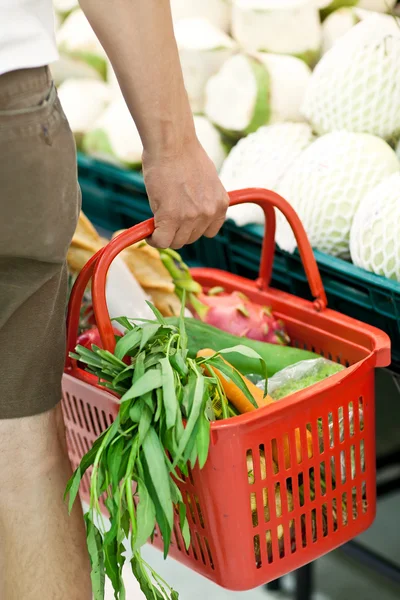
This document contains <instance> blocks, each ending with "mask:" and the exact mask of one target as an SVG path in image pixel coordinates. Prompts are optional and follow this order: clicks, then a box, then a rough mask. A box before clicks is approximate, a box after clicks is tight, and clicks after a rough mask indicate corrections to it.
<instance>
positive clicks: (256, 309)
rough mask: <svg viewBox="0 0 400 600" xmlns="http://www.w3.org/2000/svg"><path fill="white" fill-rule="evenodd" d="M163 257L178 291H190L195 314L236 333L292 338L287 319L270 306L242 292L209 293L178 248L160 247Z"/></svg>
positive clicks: (271, 339) (279, 340) (286, 341)
mask: <svg viewBox="0 0 400 600" xmlns="http://www.w3.org/2000/svg"><path fill="white" fill-rule="evenodd" d="M160 255H161V260H162V261H163V263H164V265H165V267H166V268H167V269H168V271H169V273H170V275H171V276H172V278H173V280H174V284H175V293H176V294H177V295H178V296H179V297H180V298H182V297H183V295H184V293H186V301H187V305H188V306H189V307H190V308H191V309H192V310H193V311H194V313H195V315H194V316H195V317H196V318H197V319H199V320H201V321H203V322H205V323H208V324H209V325H213V326H214V327H218V329H221V330H222V331H227V332H229V333H231V334H232V335H236V336H239V337H247V338H249V339H252V340H258V341H261V342H268V343H270V344H280V345H287V344H289V342H290V339H289V336H288V335H287V332H286V329H285V325H284V323H283V322H282V321H281V320H280V319H277V318H276V317H275V315H274V314H273V312H272V310H271V309H270V308H269V307H267V306H260V305H259V304H255V303H254V302H251V300H249V299H248V298H247V297H246V296H245V295H244V294H242V293H241V292H232V293H230V294H228V293H226V292H225V291H224V289H223V288H214V289H211V290H209V291H208V293H205V292H204V290H203V288H202V286H201V285H200V284H199V283H197V282H196V281H194V280H193V278H192V276H191V274H190V271H189V268H188V267H187V265H186V264H185V263H184V262H183V260H182V258H181V257H180V255H179V254H178V253H177V252H175V251H174V250H170V249H169V250H160Z"/></svg>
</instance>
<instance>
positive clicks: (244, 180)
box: [220, 123, 314, 225]
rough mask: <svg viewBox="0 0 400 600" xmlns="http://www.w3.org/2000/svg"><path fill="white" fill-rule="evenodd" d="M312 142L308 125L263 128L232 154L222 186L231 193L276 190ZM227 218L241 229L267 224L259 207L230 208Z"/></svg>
mask: <svg viewBox="0 0 400 600" xmlns="http://www.w3.org/2000/svg"><path fill="white" fill-rule="evenodd" d="M313 139H314V137H313V134H312V131H311V128H310V127H309V125H307V124H306V123H277V124H275V125H270V126H268V127H261V128H260V129H258V131H256V132H255V133H252V134H251V135H249V136H247V137H246V138H244V139H242V140H240V141H239V142H238V144H237V145H236V146H235V147H234V148H233V149H232V150H231V152H230V154H229V156H228V157H227V159H226V160H225V162H224V164H223V166H222V169H221V174H220V176H221V180H222V183H223V184H224V186H225V187H226V189H227V190H229V191H230V190H237V189H243V188H247V187H262V188H266V189H269V190H276V188H277V186H278V183H279V181H280V180H281V178H282V177H283V175H284V174H285V173H286V171H287V170H288V168H289V167H290V166H291V165H292V164H293V162H294V161H295V160H296V158H298V156H300V154H301V152H302V151H303V150H304V149H305V148H307V146H309V145H310V144H311V142H312V141H313ZM228 217H229V218H231V219H233V220H234V221H235V222H236V223H237V224H238V225H246V224H248V223H263V221H264V213H263V211H262V210H261V209H260V208H259V207H258V206H256V205H241V206H235V207H233V208H230V209H229V210H228Z"/></svg>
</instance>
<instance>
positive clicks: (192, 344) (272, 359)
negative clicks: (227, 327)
mask: <svg viewBox="0 0 400 600" xmlns="http://www.w3.org/2000/svg"><path fill="white" fill-rule="evenodd" d="M167 321H168V322H169V323H171V324H172V325H178V321H179V320H178V319H177V318H176V317H170V318H168V319H167ZM185 325H186V332H187V335H188V350H189V356H190V357H191V358H195V357H196V355H197V352H198V351H199V350H203V349H204V348H211V350H215V351H218V350H224V349H225V348H232V347H233V346H237V345H238V344H241V345H242V346H247V347H248V348H251V349H252V350H254V351H255V352H257V353H258V354H259V355H260V356H261V358H263V359H264V360H265V362H266V364H267V371H268V377H272V375H275V373H277V372H278V371H281V370H282V369H285V368H286V367H289V366H290V365H294V364H295V363H298V362H300V361H302V360H310V359H312V358H320V356H319V355H318V354H314V353H313V352H308V351H307V350H301V349H299V348H292V347H291V346H278V345H276V344H267V343H266V342H259V341H257V340H249V339H248V338H242V337H237V336H236V335H232V334H230V333H227V332H226V331H221V330H220V329H217V328H216V327H213V326H212V325H207V323H203V322H202V321H199V320H197V319H185ZM224 358H225V359H226V360H227V361H228V362H229V363H230V364H231V365H232V366H234V367H235V368H236V369H237V370H238V371H240V373H242V375H250V374H254V375H262V371H261V365H260V361H259V360H256V359H252V358H248V357H246V356H241V355H239V354H237V353H233V354H232V355H229V354H224Z"/></svg>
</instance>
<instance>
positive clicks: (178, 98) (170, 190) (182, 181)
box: [80, 0, 228, 248]
mask: <svg viewBox="0 0 400 600" xmlns="http://www.w3.org/2000/svg"><path fill="white" fill-rule="evenodd" d="M80 4H81V7H82V9H83V11H84V12H85V14H86V16H87V18H88V20H89V21H90V23H91V25H92V27H93V29H94V31H95V32H96V34H97V36H98V38H99V40H100V42H101V44H102V45H103V47H104V49H105V51H106V52H107V54H108V56H109V58H110V60H111V63H112V65H113V67H114V70H115V73H116V75H117V77H118V81H119V84H120V86H121V90H122V93H123V94H124V97H125V100H126V102H127V105H128V107H129V110H130V112H131V114H132V117H133V118H134V120H135V123H136V125H137V127H138V130H139V133H140V136H141V138H142V141H143V148H144V152H143V172H144V178H145V183H146V186H147V191H148V194H149V198H150V205H151V207H152V210H153V212H154V215H155V222H156V231H155V233H154V235H153V236H152V239H151V240H150V242H151V243H152V244H153V245H155V246H158V247H163V248H166V247H173V248H180V247H182V246H183V245H185V244H187V243H192V242H194V241H195V240H197V239H198V238H199V237H200V236H201V235H203V234H204V235H207V236H209V237H213V236H214V235H216V234H217V232H218V230H219V229H220V227H221V226H222V224H223V222H224V218H225V213H226V209H227V206H228V196H227V194H226V192H225V190H224V188H223V186H222V184H221V183H220V180H219V178H218V175H217V172H216V170H215V168H214V165H213V164H212V162H211V161H210V159H209V158H208V156H207V155H206V154H205V152H204V150H203V148H202V147H201V145H200V144H199V142H198V140H197V137H196V134H195V130H194V124H193V118H192V114H191V110H190V106H189V101H188V98H187V94H186V90H185V87H184V83H183V76H182V71H181V67H180V62H179V55H178V50H177V46H176V42H175V37H174V33H173V25H172V17H171V9H170V3H169V0H80Z"/></svg>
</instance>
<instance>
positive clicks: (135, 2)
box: [80, 0, 195, 155]
mask: <svg viewBox="0 0 400 600" xmlns="http://www.w3.org/2000/svg"><path fill="white" fill-rule="evenodd" d="M80 4H81V7H82V9H83V11H84V12H85V14H86V16H87V18H88V20H89V21H90V23H91V25H92V27H93V29H94V30H95V32H96V34H97V36H98V38H99V40H100V42H101V43H102V45H103V47H104V49H105V51H106V52H107V54H108V57H109V59H110V61H111V63H112V65H113V67H114V70H115V73H116V75H117V77H118V81H119V83H120V86H121V90H122V92H123V94H124V97H125V100H126V102H127V104H128V107H129V109H130V111H131V114H132V116H133V118H134V120H135V122H136V125H137V127H138V129H139V133H140V136H141V138H142V141H143V146H144V149H145V151H146V152H151V153H157V154H158V153H162V154H163V155H174V154H176V155H180V154H181V153H182V152H183V151H184V148H185V147H186V146H187V144H188V143H189V144H190V142H191V141H192V140H193V139H194V137H195V134H194V125H193V119H192V114H191V111H190V107H189V102H188V98H187V94H186V91H185V87H184V83H183V77H182V71H181V67H180V62H179V55H178V50H177V47H176V42H175V38H174V33H173V25H172V18H171V9H170V2H169V0H80Z"/></svg>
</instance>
